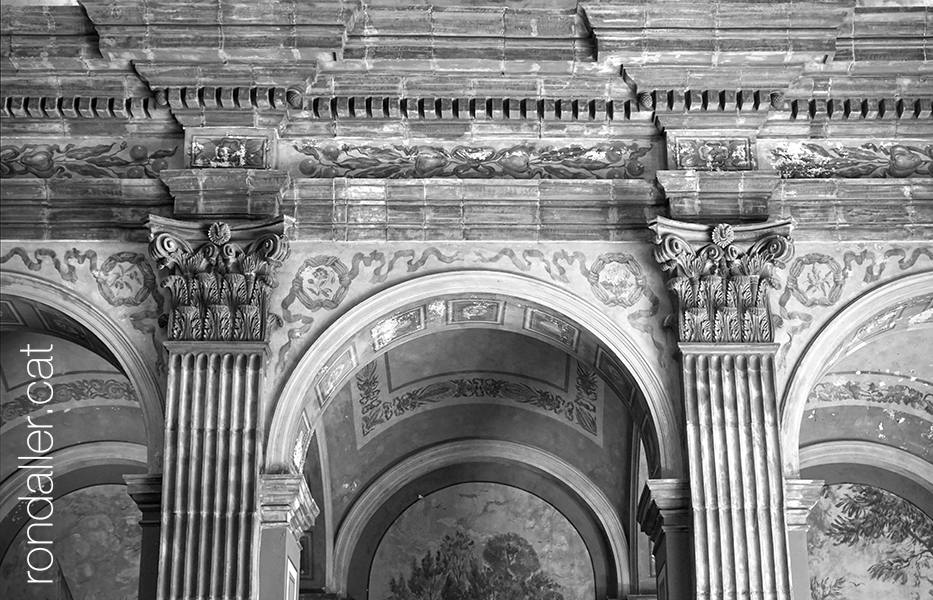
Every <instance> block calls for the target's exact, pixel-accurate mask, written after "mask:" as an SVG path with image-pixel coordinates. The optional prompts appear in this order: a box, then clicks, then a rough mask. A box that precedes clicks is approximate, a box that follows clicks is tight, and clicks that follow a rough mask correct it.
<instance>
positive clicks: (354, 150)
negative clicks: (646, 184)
mask: <svg viewBox="0 0 933 600" xmlns="http://www.w3.org/2000/svg"><path fill="white" fill-rule="evenodd" d="M295 149H296V150H297V151H299V152H301V153H302V154H304V155H306V156H307V157H308V158H306V159H304V160H302V161H301V163H300V164H299V167H298V168H299V170H300V171H301V173H302V174H303V175H305V176H308V177H318V178H332V177H355V178H422V177H458V178H462V179H469V178H474V179H475V178H484V179H485V178H493V177H503V178H509V179H532V178H536V179H632V178H636V177H640V176H642V175H643V174H644V173H645V165H644V164H643V163H642V162H641V161H640V160H639V159H642V158H644V157H646V155H648V153H649V152H650V151H651V145H650V144H648V145H640V144H638V143H636V142H632V143H631V144H624V143H616V144H611V145H597V146H590V147H584V146H568V147H566V148H553V147H550V146H541V147H538V146H534V145H529V144H522V145H517V146H511V147H508V148H499V149H497V148H493V147H487V146H457V147H455V148H444V147H440V146H400V145H393V146H384V147H383V146H360V145H352V144H330V143H328V144H324V145H318V144H317V143H304V144H296V145H295Z"/></svg>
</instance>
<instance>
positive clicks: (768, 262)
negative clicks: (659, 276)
mask: <svg viewBox="0 0 933 600" xmlns="http://www.w3.org/2000/svg"><path fill="white" fill-rule="evenodd" d="M651 228H652V229H653V230H654V231H655V232H656V233H657V237H656V239H655V244H656V247H655V250H654V257H655V260H657V261H658V263H659V264H660V265H661V268H662V269H663V270H664V271H667V272H669V273H671V275H672V277H671V278H670V280H669V281H668V284H667V287H668V290H669V291H670V292H671V297H672V300H673V303H674V313H675V318H676V320H677V323H678V327H677V331H678V336H679V338H680V341H681V342H707V343H729V342H736V343H738V342H772V341H773V340H774V331H773V326H772V323H771V310H770V307H769V305H768V295H767V291H768V289H770V288H772V287H775V282H774V279H773V277H772V272H773V270H774V268H775V267H778V268H780V267H783V266H784V261H786V260H788V259H789V258H791V257H792V256H793V252H794V245H793V241H792V240H791V238H790V235H789V234H790V224H789V222H781V223H777V224H764V225H751V226H744V227H740V228H737V229H734V228H733V227H732V226H730V225H728V224H725V223H723V224H719V225H716V226H715V227H712V228H710V227H707V226H704V225H695V224H687V223H678V222H677V221H671V220H669V219H663V218H658V219H656V220H655V221H654V222H653V223H652V225H651ZM742 246H745V249H744V250H743V249H742Z"/></svg>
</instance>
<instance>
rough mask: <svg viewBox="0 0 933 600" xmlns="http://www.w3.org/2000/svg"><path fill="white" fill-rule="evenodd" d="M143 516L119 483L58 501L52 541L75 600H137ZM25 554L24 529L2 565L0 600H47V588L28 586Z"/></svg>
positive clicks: (55, 509)
mask: <svg viewBox="0 0 933 600" xmlns="http://www.w3.org/2000/svg"><path fill="white" fill-rule="evenodd" d="M139 518H140V513H139V510H138V509H137V508H136V505H135V504H134V503H133V500H132V499H131V498H130V497H129V495H127V493H126V488H125V487H124V486H121V485H99V486H94V487H90V488H85V489H83V490H78V491H75V492H72V493H70V494H67V495H65V496H62V497H61V498H59V499H57V500H56V501H55V504H54V514H53V516H52V518H51V519H50V520H51V521H52V522H53V525H54V527H53V528H52V531H53V534H52V535H51V536H49V537H51V538H52V539H53V545H52V548H53V554H54V556H55V558H56V561H57V564H58V565H59V566H60V567H61V578H62V579H63V580H64V583H65V585H66V586H67V589H68V590H69V591H70V592H71V596H72V597H73V598H74V600H126V599H128V598H136V596H137V592H138V587H139V550H140V541H141V539H142V537H141V531H140V527H139V524H138V523H139ZM43 539H47V538H43ZM26 550H27V545H26V530H25V528H24V529H23V530H22V531H20V532H19V534H18V535H17V536H16V538H15V539H14V541H13V544H12V546H11V547H10V549H9V551H8V552H7V553H6V556H4V558H3V562H2V563H0V597H3V598H11V599H12V598H15V599H17V600H46V599H47V598H48V593H49V588H48V586H44V585H29V584H27V583H26V568H27V567H26Z"/></svg>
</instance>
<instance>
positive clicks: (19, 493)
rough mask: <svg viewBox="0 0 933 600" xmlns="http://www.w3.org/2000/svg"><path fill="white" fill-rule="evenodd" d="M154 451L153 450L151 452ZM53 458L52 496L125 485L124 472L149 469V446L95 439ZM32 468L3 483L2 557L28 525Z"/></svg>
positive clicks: (0, 500)
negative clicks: (28, 498)
mask: <svg viewBox="0 0 933 600" xmlns="http://www.w3.org/2000/svg"><path fill="white" fill-rule="evenodd" d="M148 454H151V453H148ZM49 456H51V458H52V461H51V462H52V469H53V475H52V477H53V484H54V488H53V491H52V494H51V496H52V499H53V500H57V499H58V498H61V497H62V496H64V495H66V494H69V493H71V492H74V491H76V490H79V489H83V488H85V487H88V486H90V485H103V484H108V483H110V484H118V485H125V483H124V481H123V477H122V474H120V473H118V472H135V471H136V470H142V471H145V470H146V466H147V465H146V456H147V452H146V447H145V446H142V445H140V444H132V443H129V442H91V443H88V444H81V445H79V446H72V447H70V448H65V449H63V450H60V451H58V452H53V453H52V454H50V455H49ZM30 474H32V472H31V471H29V470H26V469H21V470H19V471H17V472H16V473H15V474H14V475H12V476H10V477H8V478H7V479H6V481H4V482H3V485H2V486H0V523H2V524H3V527H2V530H3V533H2V535H0V560H3V557H4V555H5V554H6V552H7V550H8V549H9V546H10V544H11V543H12V542H13V539H14V538H15V537H16V535H17V534H18V533H19V531H20V529H21V528H22V527H23V526H24V525H26V522H27V520H28V518H27V517H26V514H25V508H24V507H25V504H26V503H25V502H21V501H20V498H21V497H27V496H30V495H32V494H30V493H29V488H28V487H27V479H28V477H29V475H30Z"/></svg>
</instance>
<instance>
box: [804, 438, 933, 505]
mask: <svg viewBox="0 0 933 600" xmlns="http://www.w3.org/2000/svg"><path fill="white" fill-rule="evenodd" d="M847 465H853V466H867V467H872V468H875V469H880V470H881V471H884V472H886V473H890V474H892V475H894V476H896V477H897V478H901V480H902V481H903V480H906V481H909V482H912V483H914V484H916V485H917V486H918V487H919V488H920V489H922V490H923V492H924V494H923V498H914V497H907V496H906V495H905V494H903V493H901V494H899V495H901V496H904V497H905V498H906V499H908V500H910V501H911V502H913V503H914V504H915V505H917V506H918V507H920V508H921V510H923V511H924V512H925V513H927V514H928V515H930V516H933V510H931V508H933V464H930V463H928V462H927V461H925V460H923V459H922V458H920V457H918V456H916V455H914V454H911V453H910V452H907V451H905V450H901V449H899V448H892V447H891V446H886V445H884V444H875V443H871V442H864V441H834V442H821V443H819V444H812V445H810V446H806V447H804V448H801V450H800V470H801V471H806V470H811V469H815V468H819V467H826V466H840V467H841V466H847ZM852 483H863V484H868V485H873V484H874V485H877V484H876V483H875V482H873V481H871V480H866V481H858V482H852ZM879 487H884V486H879ZM888 491H891V492H894V493H898V490H888Z"/></svg>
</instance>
